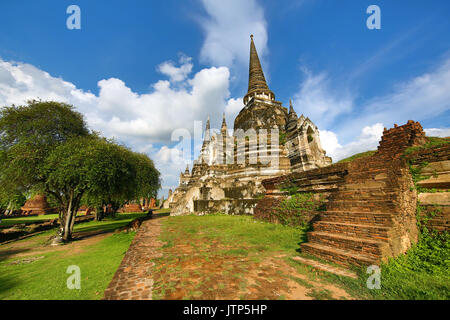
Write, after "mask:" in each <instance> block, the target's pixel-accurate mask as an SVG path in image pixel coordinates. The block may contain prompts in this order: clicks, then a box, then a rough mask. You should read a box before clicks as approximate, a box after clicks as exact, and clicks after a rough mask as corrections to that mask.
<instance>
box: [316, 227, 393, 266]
mask: <svg viewBox="0 0 450 320" xmlns="http://www.w3.org/2000/svg"><path fill="white" fill-rule="evenodd" d="M307 235H308V241H309V242H310V243H318V244H322V245H326V246H330V247H333V248H339V249H343V250H346V251H351V252H354V253H363V254H365V255H367V256H370V257H373V258H375V259H377V258H381V255H382V252H383V247H384V246H386V245H387V243H386V242H381V241H377V240H372V239H363V238H357V237H349V236H345V235H341V234H338V233H328V232H320V231H312V232H308V234H307Z"/></svg>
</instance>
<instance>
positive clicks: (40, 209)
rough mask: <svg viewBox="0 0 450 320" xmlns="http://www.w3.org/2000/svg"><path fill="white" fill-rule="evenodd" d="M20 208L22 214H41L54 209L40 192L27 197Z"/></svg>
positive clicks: (52, 211) (51, 211) (48, 212)
mask: <svg viewBox="0 0 450 320" xmlns="http://www.w3.org/2000/svg"><path fill="white" fill-rule="evenodd" d="M21 210H22V211H21V213H22V214H23V215H35V214H37V215H42V214H50V213H54V210H52V209H51V208H49V206H48V203H47V197H46V196H45V195H42V194H37V195H35V196H34V197H32V198H30V199H28V200H27V201H26V202H25V204H24V206H23V207H22V208H21Z"/></svg>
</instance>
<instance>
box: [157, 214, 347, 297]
mask: <svg viewBox="0 0 450 320" xmlns="http://www.w3.org/2000/svg"><path fill="white" fill-rule="evenodd" d="M305 235H306V229H305V228H299V227H297V228H295V227H289V226H283V225H279V224H271V223H267V222H263V221H259V220H255V219H253V217H250V216H229V215H222V214H217V215H206V216H195V215H188V216H177V217H169V218H168V219H166V220H164V222H163V231H162V234H161V240H163V241H164V242H165V243H166V244H165V245H164V246H163V248H162V256H161V257H159V258H155V259H154V262H155V267H154V274H155V277H154V280H155V287H154V291H153V292H154V298H155V299H302V298H303V299H307V298H310V299H311V298H315V297H317V296H318V293H322V292H326V295H325V296H326V297H329V298H332V297H333V298H335V299H342V297H343V296H344V297H345V298H349V296H348V295H346V294H345V292H343V290H341V289H339V288H336V287H335V286H333V285H328V286H326V285H324V284H323V282H321V281H320V279H316V280H315V281H309V280H308V279H306V276H304V275H303V274H299V273H297V272H296V270H295V268H294V267H293V266H291V265H290V264H289V260H290V257H292V256H295V255H298V252H297V250H298V249H299V244H300V243H301V242H302V241H305ZM311 273H312V272H311ZM325 287H327V288H328V289H325ZM327 290H328V291H327Z"/></svg>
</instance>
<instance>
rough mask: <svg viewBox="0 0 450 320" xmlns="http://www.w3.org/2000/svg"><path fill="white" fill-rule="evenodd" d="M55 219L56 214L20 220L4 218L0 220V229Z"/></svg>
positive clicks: (21, 218)
mask: <svg viewBox="0 0 450 320" xmlns="http://www.w3.org/2000/svg"><path fill="white" fill-rule="evenodd" d="M56 218H58V214H45V215H40V216H31V217H20V218H4V219H1V220H2V221H1V222H0V228H1V227H5V226H11V225H13V224H20V223H34V222H43V221H45V220H52V219H56Z"/></svg>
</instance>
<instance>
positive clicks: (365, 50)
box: [0, 0, 450, 194]
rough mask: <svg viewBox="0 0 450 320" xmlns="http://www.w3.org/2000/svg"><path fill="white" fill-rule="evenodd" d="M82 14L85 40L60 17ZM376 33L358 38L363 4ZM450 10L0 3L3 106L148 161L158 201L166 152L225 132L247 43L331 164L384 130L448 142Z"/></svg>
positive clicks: (242, 82) (240, 91) (234, 0)
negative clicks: (118, 145) (81, 124)
mask: <svg viewBox="0 0 450 320" xmlns="http://www.w3.org/2000/svg"><path fill="white" fill-rule="evenodd" d="M71 4H76V5H78V6H79V7H80V8H81V30H68V29H67V28H66V19H67V17H68V16H69V15H68V14H66V8H67V7H68V6H69V5H71ZM371 4H376V5H378V6H379V7H380V9H381V29H380V30H369V29H368V28H367V27H366V19H367V18H368V16H369V15H368V14H367V13H366V9H367V7H368V6H369V5H371ZM449 16H450V2H448V1H446V0H442V1H440V0H431V1H418V0H417V1H416V0H408V1H407V0H402V1H400V0H399V1H381V0H370V1H365V0H358V1H353V0H339V1H337V0H336V1H331V0H296V1H294V0H287V1H282V2H281V1H269V0H248V1H239V0H230V1H212V0H184V1H175V0H166V1H144V0H142V1H137V0H136V1H118V0H115V1H86V0H72V1H62V0H59V1H54V0H53V1H50V0H41V1H31V0H28V1H26V0H16V1H8V2H6V1H3V2H1V3H0V17H1V19H0V29H1V30H2V32H1V33H0V105H1V106H4V105H10V104H12V103H16V104H17V103H23V101H24V100H25V99H28V98H36V97H40V98H42V99H50V98H52V99H58V100H63V101H67V102H69V103H72V104H74V105H75V106H76V107H77V108H78V109H79V111H81V112H82V113H83V114H84V115H85V117H86V120H87V121H88V123H89V125H90V126H91V127H92V128H93V129H96V130H100V131H102V132H103V133H104V134H105V135H106V136H110V137H116V139H118V140H119V141H121V142H123V143H125V144H127V145H129V146H130V147H131V148H133V149H135V150H138V151H142V152H146V153H148V154H149V155H150V156H151V157H152V158H153V159H154V160H155V162H156V163H157V166H159V168H160V169H161V171H162V172H163V178H164V182H163V185H164V187H165V189H164V190H163V192H162V193H163V194H164V193H166V191H167V189H168V188H169V187H174V186H176V184H177V175H178V170H179V169H180V168H181V167H185V164H184V163H181V162H182V161H179V160H180V159H178V160H177V159H174V158H176V156H175V155H176V152H177V147H176V145H175V143H174V142H172V141H171V140H170V136H171V133H172V132H173V130H174V129H176V128H187V129H188V130H191V131H192V128H193V121H194V120H202V121H204V120H205V119H206V117H207V115H208V114H209V115H211V118H212V120H213V121H212V124H213V126H214V125H216V126H218V125H219V124H220V121H221V116H220V115H221V113H222V112H226V115H227V120H228V122H229V125H230V127H232V122H233V120H234V117H235V116H236V114H237V113H238V112H239V110H240V108H241V107H242V103H241V100H242V97H243V95H245V93H246V89H247V80H248V51H249V35H250V34H251V33H253V34H254V35H255V43H256V46H257V49H258V52H259V54H260V58H261V60H262V63H263V68H264V71H265V74H266V78H267V80H268V82H269V86H270V88H271V89H272V91H274V92H275V94H276V98H277V100H279V101H282V102H283V104H284V105H285V106H286V105H288V101H289V99H290V98H292V99H293V101H294V108H295V110H296V111H297V113H298V114H299V115H300V114H302V113H304V114H305V116H309V117H310V118H311V119H312V120H313V121H314V122H315V123H316V124H317V125H318V127H319V129H320V131H321V139H322V144H323V145H324V147H325V149H326V150H327V152H328V153H329V154H330V155H332V156H333V158H334V159H336V160H337V159H339V158H342V157H344V156H346V155H349V154H351V153H354V152H359V151H364V150H367V149H374V148H376V146H377V143H378V140H379V138H380V135H381V132H382V128H383V127H392V126H393V124H394V123H398V124H403V123H406V121H407V120H409V119H412V120H417V121H420V122H421V123H422V125H423V127H424V128H425V129H427V133H429V134H434V135H443V136H446V135H450V131H449V129H448V128H449V127H450V126H449V122H450V121H449V120H450V111H449V110H450V19H449V18H450V17H449Z"/></svg>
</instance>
